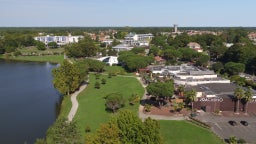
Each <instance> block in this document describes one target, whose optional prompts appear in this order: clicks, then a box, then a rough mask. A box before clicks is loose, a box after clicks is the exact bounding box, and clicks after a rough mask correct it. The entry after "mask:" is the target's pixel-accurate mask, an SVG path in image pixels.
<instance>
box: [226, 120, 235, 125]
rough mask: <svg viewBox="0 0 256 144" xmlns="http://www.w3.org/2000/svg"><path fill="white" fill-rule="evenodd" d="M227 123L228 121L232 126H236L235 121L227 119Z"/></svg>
mask: <svg viewBox="0 0 256 144" xmlns="http://www.w3.org/2000/svg"><path fill="white" fill-rule="evenodd" d="M228 123H229V124H230V125H232V126H237V123H236V121H233V120H231V121H228Z"/></svg>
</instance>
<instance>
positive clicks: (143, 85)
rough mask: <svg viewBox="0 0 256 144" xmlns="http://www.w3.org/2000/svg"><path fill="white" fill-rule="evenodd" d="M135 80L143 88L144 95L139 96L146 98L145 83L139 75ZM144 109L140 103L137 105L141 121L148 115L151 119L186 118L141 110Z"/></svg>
mask: <svg viewBox="0 0 256 144" xmlns="http://www.w3.org/2000/svg"><path fill="white" fill-rule="evenodd" d="M137 80H138V81H139V82H140V84H141V85H142V87H143V88H144V91H145V92H144V95H143V97H142V98H141V100H144V99H146V98H147V96H146V94H147V91H146V87H147V85H145V84H144V83H143V82H142V80H141V78H140V77H137ZM143 110H144V106H143V105H142V104H140V106H139V118H141V119H142V120H143V121H144V120H145V119H146V118H148V117H150V118H152V119H155V120H185V119H187V117H184V116H164V115H153V114H145V113H144V112H143Z"/></svg>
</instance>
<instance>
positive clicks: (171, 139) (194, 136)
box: [159, 120, 224, 144]
mask: <svg viewBox="0 0 256 144" xmlns="http://www.w3.org/2000/svg"><path fill="white" fill-rule="evenodd" d="M159 123H160V127H161V134H162V136H163V137H164V141H165V143H166V144H224V142H222V140H220V139H219V138H218V137H217V136H216V135H215V134H214V133H212V132H211V131H210V130H208V129H205V128H201V127H199V126H196V125H194V124H191V123H189V122H186V121H164V120H161V121H159Z"/></svg>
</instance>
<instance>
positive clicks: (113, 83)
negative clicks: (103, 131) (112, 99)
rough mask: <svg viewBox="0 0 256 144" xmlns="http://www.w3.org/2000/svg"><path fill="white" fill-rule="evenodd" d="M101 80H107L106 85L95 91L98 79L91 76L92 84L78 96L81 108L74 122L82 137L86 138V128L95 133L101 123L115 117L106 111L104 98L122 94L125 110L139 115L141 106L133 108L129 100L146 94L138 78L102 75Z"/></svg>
mask: <svg viewBox="0 0 256 144" xmlns="http://www.w3.org/2000/svg"><path fill="white" fill-rule="evenodd" d="M101 78H105V79H106V80H107V81H106V84H105V85H103V84H101V87H100V89H95V88H94V83H95V82H96V78H95V75H94V74H90V81H89V82H90V84H89V85H88V86H87V88H86V89H85V90H84V91H83V92H82V93H80V94H79V96H78V102H79V107H78V111H77V114H76V115H75V118H74V120H75V121H77V123H78V124H79V127H80V129H81V131H82V136H84V130H85V127H86V126H89V127H90V128H91V131H92V132H95V130H96V129H98V128H99V125H100V124H101V123H105V122H107V121H108V120H109V118H110V117H111V115H113V113H111V112H107V111H106V110H105V99H104V97H105V96H106V95H108V94H110V93H116V92H117V93H121V94H122V95H123V97H124V98H125V99H126V105H125V107H124V108H123V109H129V110H131V111H132V112H134V113H138V106H139V104H136V105H133V106H130V105H129V104H128V99H129V97H130V96H131V95H132V94H139V95H140V96H142V95H143V94H144V89H143V87H142V86H141V85H140V83H139V82H138V80H137V79H136V78H133V77H122V76H114V77H112V78H108V77H107V75H101V76H100V79H101ZM100 79H99V80H98V81H99V82H100Z"/></svg>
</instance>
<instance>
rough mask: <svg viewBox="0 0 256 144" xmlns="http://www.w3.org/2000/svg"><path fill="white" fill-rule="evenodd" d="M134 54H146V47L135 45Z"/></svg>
mask: <svg viewBox="0 0 256 144" xmlns="http://www.w3.org/2000/svg"><path fill="white" fill-rule="evenodd" d="M131 52H133V53H134V54H143V55H144V54H145V48H143V47H135V48H133V49H132V50H131Z"/></svg>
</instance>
